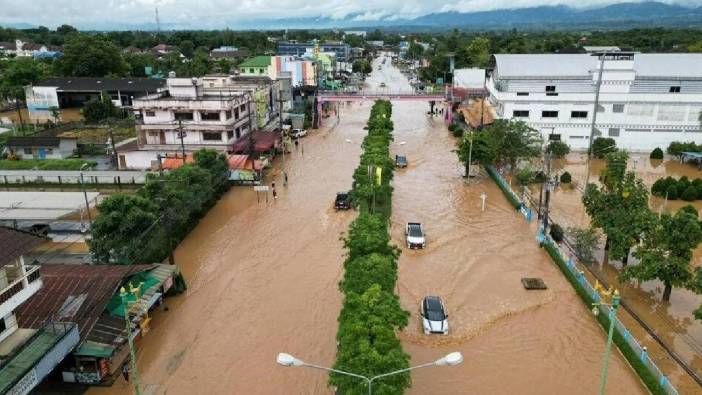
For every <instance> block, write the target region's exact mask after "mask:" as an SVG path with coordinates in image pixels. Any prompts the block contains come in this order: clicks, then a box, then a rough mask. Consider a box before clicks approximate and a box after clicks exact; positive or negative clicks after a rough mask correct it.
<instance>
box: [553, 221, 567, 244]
mask: <svg viewBox="0 0 702 395" xmlns="http://www.w3.org/2000/svg"><path fill="white" fill-rule="evenodd" d="M549 233H550V234H551V238H552V239H553V241H555V242H556V243H560V242H562V241H563V235H564V232H563V228H561V226H560V225H558V224H551V231H550V232H549Z"/></svg>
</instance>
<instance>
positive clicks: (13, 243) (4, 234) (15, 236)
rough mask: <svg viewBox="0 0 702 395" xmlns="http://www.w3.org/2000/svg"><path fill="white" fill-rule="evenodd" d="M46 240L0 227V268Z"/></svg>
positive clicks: (32, 234)
mask: <svg viewBox="0 0 702 395" xmlns="http://www.w3.org/2000/svg"><path fill="white" fill-rule="evenodd" d="M48 240H49V239H47V238H45V237H41V236H38V235H36V234H34V233H30V232H25V231H21V230H17V229H12V228H7V227H4V226H0V267H2V266H5V265H7V264H10V263H12V262H14V260H15V259H17V258H19V257H20V256H21V255H24V254H26V253H28V252H29V251H31V250H33V249H34V248H35V247H37V246H39V245H40V244H43V243H45V242H47V241H48ZM26 263H29V262H26Z"/></svg>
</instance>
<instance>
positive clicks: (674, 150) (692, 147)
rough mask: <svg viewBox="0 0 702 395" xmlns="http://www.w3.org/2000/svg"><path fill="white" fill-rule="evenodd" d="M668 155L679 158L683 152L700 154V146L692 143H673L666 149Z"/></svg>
mask: <svg viewBox="0 0 702 395" xmlns="http://www.w3.org/2000/svg"><path fill="white" fill-rule="evenodd" d="M666 152H667V153H668V155H673V156H677V157H680V155H682V153H683V152H702V145H697V144H695V142H694V141H687V142H681V141H673V142H672V143H670V145H668V148H667V149H666Z"/></svg>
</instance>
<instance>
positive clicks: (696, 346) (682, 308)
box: [532, 153, 702, 393]
mask: <svg viewBox="0 0 702 395" xmlns="http://www.w3.org/2000/svg"><path fill="white" fill-rule="evenodd" d="M585 160H586V157H585V155H584V154H583V153H572V154H569V155H568V156H567V157H566V158H564V159H561V160H557V161H554V166H553V168H554V171H555V172H556V173H561V172H562V171H564V170H567V171H568V172H570V173H571V174H572V175H573V180H574V181H576V186H575V187H565V188H558V189H557V190H556V191H555V193H554V194H553V196H552V199H551V213H552V217H553V219H554V220H555V221H556V222H558V223H559V224H561V225H565V226H566V227H567V226H578V227H587V226H588V225H589V223H590V219H589V217H588V215H587V214H586V213H585V210H584V208H583V205H582V185H584V184H585V171H586V168H587V167H586V162H585ZM605 166H606V164H605V162H604V160H594V161H593V164H592V167H591V171H590V182H597V179H598V176H599V174H600V172H601V171H602V170H603V169H604V168H605ZM627 169H628V170H629V171H634V172H635V173H636V175H637V176H638V177H639V178H641V179H642V180H643V182H644V183H645V184H646V186H647V187H648V188H649V190H650V187H651V186H652V185H653V183H654V182H655V181H656V180H658V179H659V178H661V177H667V176H672V177H675V178H680V177H682V176H687V177H688V178H689V179H691V180H694V179H695V178H701V177H702V171H699V170H698V169H697V167H696V166H693V165H688V164H682V163H680V162H679V161H677V160H674V159H668V160H665V161H661V160H650V159H649V158H648V155H645V154H637V153H632V154H630V159H629V162H628V166H627ZM532 190H534V193H535V196H537V197H538V186H532ZM688 204H692V205H693V206H694V207H695V208H697V210H698V211H700V209H702V201H700V200H697V201H694V202H685V201H682V200H674V201H668V202H664V200H663V199H661V198H658V197H653V196H652V197H651V198H650V200H649V205H650V207H651V209H652V210H653V211H655V212H659V211H668V212H675V211H677V210H679V209H680V208H681V207H683V206H685V205H688ZM601 242H602V243H603V242H604V241H603V239H602V240H601ZM602 243H600V244H602ZM600 247H602V245H601V246H600ZM598 257H599V260H600V262H602V259H603V257H604V254H603V253H602V251H600V252H599V255H598ZM629 262H630V264H636V263H637V260H636V259H635V258H633V257H631V258H630V259H629ZM691 266H692V267H699V266H702V246H700V247H698V248H697V249H696V250H695V251H694V253H693V259H692V262H691ZM591 268H592V270H594V271H596V272H597V273H599V274H600V275H601V276H602V277H604V279H605V280H606V281H607V282H608V283H609V284H615V285H616V286H617V287H618V288H619V291H620V292H621V294H622V296H623V298H624V301H625V302H626V303H627V304H628V305H629V307H631V308H632V309H633V310H634V311H635V313H636V314H637V315H638V316H640V317H641V318H642V319H643V320H644V321H645V322H646V323H647V324H648V325H649V326H651V327H652V328H653V330H654V332H655V333H656V334H657V335H658V336H659V337H660V338H661V339H663V341H664V342H665V343H666V344H667V345H668V346H669V347H670V348H671V349H673V350H674V352H675V353H676V354H678V355H679V357H680V358H681V359H682V360H683V361H685V362H686V363H687V364H688V365H689V366H690V368H691V369H693V370H694V371H695V372H696V373H697V374H698V375H702V322H700V321H699V320H695V319H694V318H693V316H692V314H693V311H694V310H695V309H697V308H698V307H699V306H700V304H702V296H701V295H697V294H695V293H694V292H691V291H689V290H686V289H680V288H675V289H674V290H673V293H672V295H671V298H670V301H669V302H662V301H661V297H662V293H663V284H662V283H661V282H660V281H647V282H645V283H642V284H638V283H636V282H631V283H626V284H621V283H619V282H618V281H617V276H618V275H619V273H620V270H621V263H620V262H613V263H612V264H606V265H601V264H600V265H594V266H592V267H591ZM621 318H622V320H623V321H624V322H625V323H626V325H627V326H628V327H629V328H630V329H631V330H632V333H633V334H634V335H635V337H636V338H637V339H639V340H640V341H641V343H642V344H643V345H645V346H647V347H648V349H649V353H650V355H651V357H652V358H653V359H654V360H655V361H656V363H657V364H658V365H659V367H661V368H662V369H663V371H664V372H665V373H666V374H667V375H669V377H670V379H671V381H672V382H673V383H674V384H675V386H676V388H677V389H678V391H680V392H681V393H697V392H700V386H699V384H697V383H696V382H695V381H693V379H692V378H691V377H690V376H689V375H688V374H687V373H686V372H684V371H683V370H682V369H681V368H680V367H679V365H678V363H677V362H675V361H674V360H673V359H672V358H671V357H670V356H669V354H668V353H667V352H665V351H664V350H663V349H662V348H661V347H660V345H659V344H658V343H657V342H655V340H653V339H652V338H651V337H650V336H649V335H648V334H647V333H646V332H645V331H644V330H643V328H641V327H640V326H639V325H638V324H637V323H636V322H635V321H634V319H633V318H632V317H631V316H629V315H628V314H627V313H624V312H622V316H621Z"/></svg>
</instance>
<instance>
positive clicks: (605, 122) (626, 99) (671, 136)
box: [487, 52, 702, 151]
mask: <svg viewBox="0 0 702 395" xmlns="http://www.w3.org/2000/svg"><path fill="white" fill-rule="evenodd" d="M602 57H604V60H603V61H601V60H602ZM494 61H495V68H494V70H493V72H492V73H491V76H490V77H489V78H488V80H487V87H488V90H489V91H490V102H491V104H492V105H493V106H494V107H495V109H496V112H497V115H498V116H499V117H501V118H515V119H520V120H523V121H525V122H526V123H527V124H529V125H530V126H531V127H533V128H535V129H537V130H540V131H541V132H542V133H543V134H544V135H547V134H550V133H555V134H560V135H561V139H562V141H564V142H565V143H567V144H568V145H570V146H571V148H573V149H586V148H587V147H588V145H589V137H590V131H591V125H592V119H593V118H592V117H593V109H594V104H595V96H596V88H597V82H598V79H599V77H598V76H599V74H600V67H601V65H603V66H602V67H601V71H602V72H601V74H602V79H601V87H600V95H599V101H598V103H599V104H598V107H597V116H596V123H595V138H596V137H598V136H604V137H611V138H613V139H614V140H615V141H616V142H617V146H619V147H620V148H625V149H628V150H632V151H650V150H652V149H654V148H656V147H660V148H662V149H665V148H666V147H667V146H668V144H669V143H670V142H671V141H695V142H697V143H702V128H701V127H700V111H702V54H688V53H685V54H644V53H632V52H606V53H604V55H603V53H594V54H539V55H537V54H523V55H522V54H498V55H495V56H494Z"/></svg>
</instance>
